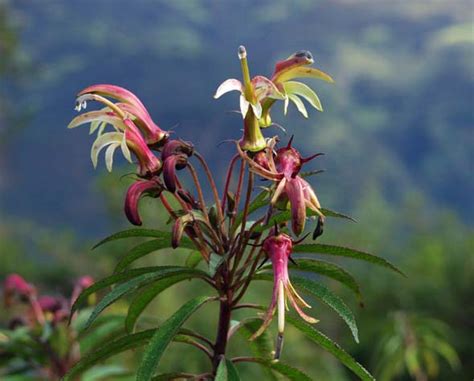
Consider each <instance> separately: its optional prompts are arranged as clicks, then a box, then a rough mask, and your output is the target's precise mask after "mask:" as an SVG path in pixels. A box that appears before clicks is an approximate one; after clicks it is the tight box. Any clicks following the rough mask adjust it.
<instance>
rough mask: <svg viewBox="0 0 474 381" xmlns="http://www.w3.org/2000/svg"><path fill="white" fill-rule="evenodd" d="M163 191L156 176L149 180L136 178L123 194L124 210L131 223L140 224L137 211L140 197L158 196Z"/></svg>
mask: <svg viewBox="0 0 474 381" xmlns="http://www.w3.org/2000/svg"><path fill="white" fill-rule="evenodd" d="M162 191H163V185H162V184H161V182H160V181H159V179H158V178H157V177H154V178H152V179H151V180H138V181H136V182H134V183H133V184H132V185H131V186H130V187H129V188H128V190H127V195H126V196H125V205H124V211H125V215H126V216H127V219H128V220H129V221H130V223H131V224H133V225H137V226H140V225H141V224H142V220H141V218H140V215H139V213H138V203H139V201H140V199H141V198H142V197H144V196H145V195H146V196H150V197H159V196H160V194H161V192H162Z"/></svg>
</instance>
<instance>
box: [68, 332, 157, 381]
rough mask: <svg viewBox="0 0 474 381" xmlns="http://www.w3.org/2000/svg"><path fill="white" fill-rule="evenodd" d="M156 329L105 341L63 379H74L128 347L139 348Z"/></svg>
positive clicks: (83, 357)
mask: <svg viewBox="0 0 474 381" xmlns="http://www.w3.org/2000/svg"><path fill="white" fill-rule="evenodd" d="M155 332H156V329H149V330H147V331H142V332H138V333H135V334H132V335H127V336H123V337H121V338H119V339H117V340H114V341H111V342H104V343H103V345H102V346H101V347H100V349H99V350H97V351H95V352H92V353H89V354H87V355H85V356H82V358H81V359H80V360H79V362H77V363H76V364H75V365H74V366H73V367H72V369H70V370H69V372H68V373H67V374H66V375H65V376H64V378H63V381H72V380H75V379H76V378H77V376H78V375H79V374H81V373H83V372H84V371H86V370H87V369H89V368H91V367H93V366H94V365H96V364H97V363H99V362H102V361H104V360H107V359H108V358H110V357H112V356H114V355H116V354H119V353H122V352H124V351H126V350H128V349H133V348H138V347H140V346H142V345H144V344H146V343H147V342H148V341H149V340H150V339H151V338H152V337H153V335H154V333H155Z"/></svg>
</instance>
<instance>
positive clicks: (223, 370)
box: [214, 358, 228, 381]
mask: <svg viewBox="0 0 474 381" xmlns="http://www.w3.org/2000/svg"><path fill="white" fill-rule="evenodd" d="M227 379H228V377H227V362H226V361H225V358H222V359H221V361H220V362H219V366H218V367H217V371H216V377H215V378H214V381H227Z"/></svg>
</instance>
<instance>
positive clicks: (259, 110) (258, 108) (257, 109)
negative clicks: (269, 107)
mask: <svg viewBox="0 0 474 381" xmlns="http://www.w3.org/2000/svg"><path fill="white" fill-rule="evenodd" d="M251 106H252V110H253V114H254V115H255V117H256V118H257V119H260V118H261V117H262V105H261V104H260V102H257V104H251Z"/></svg>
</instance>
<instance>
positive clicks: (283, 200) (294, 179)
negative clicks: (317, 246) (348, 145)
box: [237, 137, 324, 235]
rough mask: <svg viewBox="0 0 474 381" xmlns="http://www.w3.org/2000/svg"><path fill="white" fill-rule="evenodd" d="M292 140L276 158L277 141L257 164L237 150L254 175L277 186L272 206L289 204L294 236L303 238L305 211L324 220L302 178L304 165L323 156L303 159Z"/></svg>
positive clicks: (317, 202)
mask: <svg viewBox="0 0 474 381" xmlns="http://www.w3.org/2000/svg"><path fill="white" fill-rule="evenodd" d="M292 140H293V137H292V138H291V139H290V141H289V142H288V145H287V146H286V147H283V148H280V149H278V150H277V151H276V154H273V146H274V144H275V141H273V142H271V143H270V145H269V147H268V148H267V153H266V157H265V159H264V158H263V157H258V160H252V159H250V158H249V157H248V155H247V154H246V153H244V152H243V151H242V150H241V149H240V148H239V147H237V148H238V150H239V153H240V155H241V156H242V158H243V159H245V160H246V161H247V162H248V163H249V165H250V166H251V168H252V170H253V171H254V172H256V173H257V174H259V175H260V176H262V177H265V178H267V179H269V180H273V181H275V182H276V183H277V185H276V188H275V192H274V194H273V197H272V200H271V203H272V205H275V206H281V207H282V208H284V209H286V207H287V204H288V203H289V204H290V209H291V228H292V231H293V233H295V234H296V235H300V234H301V233H302V232H303V230H304V227H305V223H306V208H310V209H311V210H313V211H314V212H316V213H317V214H318V215H319V216H320V217H321V218H323V219H324V215H323V214H322V212H321V210H320V209H321V205H320V203H319V200H318V197H317V196H316V193H315V192H314V190H313V189H312V188H311V185H310V184H309V183H308V182H307V181H306V180H304V179H303V178H302V177H301V176H299V172H300V170H301V167H302V166H303V164H304V163H306V162H308V161H310V160H312V159H314V158H315V157H317V156H319V155H321V154H319V153H318V154H315V155H312V156H310V157H308V158H302V157H301V155H300V153H299V152H298V151H297V150H296V149H295V148H293V147H292V146H291V143H292Z"/></svg>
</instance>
